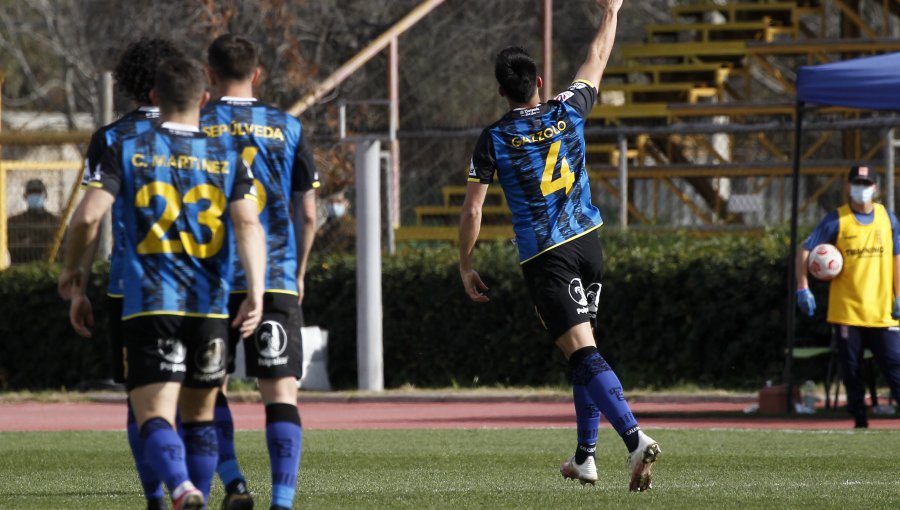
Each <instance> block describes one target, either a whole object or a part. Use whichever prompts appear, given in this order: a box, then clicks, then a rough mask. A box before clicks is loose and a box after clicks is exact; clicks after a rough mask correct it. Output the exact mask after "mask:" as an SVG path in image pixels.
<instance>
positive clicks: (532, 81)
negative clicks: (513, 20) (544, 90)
mask: <svg viewBox="0 0 900 510" xmlns="http://www.w3.org/2000/svg"><path fill="white" fill-rule="evenodd" d="M494 76H496V77H497V82H498V83H499V84H500V86H501V87H503V90H504V91H505V92H506V96H507V97H509V98H510V99H512V100H513V101H514V102H516V103H527V102H528V100H529V99H531V96H533V95H534V91H535V89H536V88H537V64H535V63H534V59H533V58H531V55H529V54H528V52H527V51H525V50H524V49H522V48H519V47H518V46H511V47H509V48H506V49H505V50H503V51H501V52H500V53H498V54H497V60H496V62H495V64H494Z"/></svg>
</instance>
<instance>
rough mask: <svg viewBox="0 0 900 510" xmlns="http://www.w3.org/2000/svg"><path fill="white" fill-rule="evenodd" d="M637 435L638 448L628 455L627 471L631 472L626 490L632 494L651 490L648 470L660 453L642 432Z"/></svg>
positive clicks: (654, 442)
mask: <svg viewBox="0 0 900 510" xmlns="http://www.w3.org/2000/svg"><path fill="white" fill-rule="evenodd" d="M638 434H639V435H638V446H637V448H635V449H634V451H632V452H631V453H629V454H628V469H629V470H630V471H631V481H630V482H629V483H628V490H630V491H633V492H642V491H645V490H648V489H652V488H653V482H652V480H651V477H650V468H651V467H653V463H654V462H656V458H657V457H659V454H660V453H662V450H660V449H659V445H658V444H657V443H656V441H654V440H653V439H652V438H651V437H650V436H648V435H647V434H644V433H643V432H642V431H638Z"/></svg>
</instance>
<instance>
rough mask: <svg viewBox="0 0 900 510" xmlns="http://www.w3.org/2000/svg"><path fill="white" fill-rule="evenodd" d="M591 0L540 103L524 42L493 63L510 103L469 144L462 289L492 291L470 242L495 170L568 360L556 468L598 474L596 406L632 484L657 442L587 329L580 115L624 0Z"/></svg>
mask: <svg viewBox="0 0 900 510" xmlns="http://www.w3.org/2000/svg"><path fill="white" fill-rule="evenodd" d="M597 4H598V5H599V6H600V8H601V9H602V10H603V15H602V19H601V22H600V28H599V30H598V32H597V35H596V37H595V38H594V40H593V42H592V43H591V45H590V47H589V49H588V56H587V59H586V60H585V61H584V63H583V64H582V65H581V68H580V69H579V70H578V73H577V74H576V76H575V81H574V82H573V83H572V85H570V86H569V88H568V89H566V90H565V91H564V92H563V93H561V94H560V95H558V96H556V98H554V99H552V100H550V101H548V102H547V103H541V102H540V97H539V96H538V89H539V88H540V87H541V78H540V77H539V76H537V66H536V65H535V62H534V59H532V58H531V57H530V56H529V55H528V54H527V53H526V52H525V50H523V49H521V48H516V47H511V48H506V49H504V50H503V51H501V52H500V53H499V54H498V55H497V59H496V63H495V69H494V73H495V75H496V78H497V81H498V82H499V84H500V89H499V91H500V95H501V96H503V97H505V98H506V100H507V101H508V103H509V106H510V111H509V113H507V114H506V115H504V116H503V117H502V118H501V119H500V120H499V121H497V122H495V123H494V124H492V125H491V126H489V127H488V128H487V129H485V130H484V131H483V132H482V133H481V136H480V137H479V139H478V142H477V145H476V146H475V152H474V154H473V156H472V164H471V167H470V170H469V183H468V186H467V190H466V199H465V203H464V204H463V208H462V214H461V217H460V227H459V239H460V261H459V272H460V276H461V277H462V281H463V286H464V287H465V291H466V294H468V296H469V297H470V298H471V299H472V300H473V301H475V302H478V303H482V302H486V301H488V296H487V294H486V292H487V290H488V288H487V285H485V284H484V282H483V281H482V280H481V277H480V276H479V275H478V273H477V272H476V271H475V268H474V262H473V251H474V248H475V241H476V240H477V239H478V232H479V230H480V227H481V210H482V205H483V204H484V198H485V195H486V193H487V187H488V184H490V183H491V182H492V181H493V179H494V175H495V174H496V175H497V178H498V179H499V180H500V186H501V187H502V188H503V193H504V195H505V196H506V200H507V203H508V204H509V208H510V210H511V212H512V218H513V230H514V231H515V236H516V243H517V245H518V249H519V257H520V260H521V265H522V272H523V273H524V276H525V282H526V284H527V285H528V290H529V293H530V294H531V298H532V299H533V300H534V302H535V308H536V310H537V312H538V314H539V315H540V318H541V320H542V322H543V323H544V325H545V327H546V328H547V331H548V333H549V334H550V337H551V339H553V340H554V341H555V343H556V345H557V347H559V349H560V350H562V352H563V354H564V355H565V356H566V358H567V359H568V361H569V366H570V367H571V369H572V385H573V396H574V401H575V417H576V418H575V420H576V428H577V432H578V444H577V448H576V450H575V454H574V455H573V456H572V457H571V458H569V460H567V461H566V462H565V463H563V464H562V466H561V467H560V472H561V473H562V475H563V476H564V477H565V478H573V479H578V480H580V481H581V483H582V484H585V483H591V484H593V483H595V482H596V481H597V467H596V464H595V450H596V443H597V429H598V427H599V423H600V415H601V414H602V415H604V416H606V419H607V420H608V421H609V422H610V424H612V426H613V427H614V428H615V430H616V432H618V433H619V436H621V438H622V440H623V441H624V442H625V446H626V447H627V449H628V466H629V469H630V482H629V485H628V486H629V489H630V490H632V491H644V490H647V489H649V488H650V487H651V479H650V468H651V465H652V463H653V462H655V461H656V458H657V456H658V455H659V453H660V449H659V445H658V444H657V443H656V441H654V440H653V439H651V438H650V437H649V436H647V435H646V434H644V433H643V432H642V431H641V429H640V427H639V426H638V423H637V420H635V418H634V415H633V414H632V413H631V409H630V408H629V406H628V403H627V402H626V400H625V396H624V393H623V391H622V385H621V383H620V382H619V379H618V377H617V376H616V374H615V373H614V372H613V371H612V369H611V368H610V366H609V365H608V364H607V363H606V361H605V360H604V359H603V358H602V357H601V356H600V353H599V352H598V350H597V344H596V341H595V339H594V335H593V333H592V331H591V320H596V314H597V306H598V300H599V298H600V287H601V276H602V273H603V253H602V251H601V248H600V241H599V239H598V237H597V229H598V228H599V227H600V226H601V225H602V224H603V221H602V220H601V218H600V211H599V210H598V209H597V207H595V206H594V205H593V204H592V203H591V187H590V184H589V183H588V176H587V169H586V168H585V142H584V122H585V118H586V117H587V115H588V113H589V112H590V111H591V108H592V107H593V105H594V101H595V100H596V99H597V86H598V84H599V83H600V78H601V77H602V76H603V70H604V69H605V68H606V63H607V61H608V59H609V54H610V52H611V51H612V46H613V42H614V41H615V34H616V22H617V16H618V11H619V8H620V7H621V5H622V0H598V1H597Z"/></svg>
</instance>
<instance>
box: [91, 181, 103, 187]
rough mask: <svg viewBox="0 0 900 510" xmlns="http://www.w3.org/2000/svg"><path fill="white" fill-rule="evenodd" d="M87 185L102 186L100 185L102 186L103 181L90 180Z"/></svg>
mask: <svg viewBox="0 0 900 510" xmlns="http://www.w3.org/2000/svg"><path fill="white" fill-rule="evenodd" d="M88 187H90V188H102V187H103V183H102V182H97V181H91V182H89V183H88Z"/></svg>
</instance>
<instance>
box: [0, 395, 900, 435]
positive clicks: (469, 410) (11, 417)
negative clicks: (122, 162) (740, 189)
mask: <svg viewBox="0 0 900 510" xmlns="http://www.w3.org/2000/svg"><path fill="white" fill-rule="evenodd" d="M748 405H749V403H747V402H698V403H653V402H637V403H634V404H632V410H633V411H634V413H635V415H637V418H638V420H639V421H640V423H641V426H642V427H643V428H645V429H653V428H751V429H761V428H762V429H764V428H786V429H850V428H852V426H853V422H852V420H850V418H849V417H846V418H843V417H842V418H839V419H837V418H834V417H817V416H802V417H766V416H759V415H755V414H753V415H746V416H745V415H742V414H734V415H731V416H713V417H710V416H709V414H707V415H705V416H703V415H694V416H692V413H693V414H696V413H728V412H730V413H739V412H740V411H742V410H743V409H744V408H745V407H747V406H748ZM231 410H232V414H233V416H234V421H235V426H236V427H237V428H238V429H251V430H261V429H263V428H264V425H265V416H264V413H263V408H262V405H261V404H258V403H232V404H231ZM300 414H301V416H302V419H303V426H304V428H306V429H307V430H310V429H313V430H315V429H320V430H321V429H402V428H430V429H446V428H547V427H562V428H569V427H574V425H575V413H574V410H573V408H572V404H570V403H564V402H519V401H516V402H497V401H490V402H477V401H473V402H305V403H304V402H301V403H300ZM642 415H644V416H642ZM124 427H125V406H124V403H96V402H90V403H34V402H29V403H16V404H11V403H7V404H0V431H12V430H24V431H36V430H48V431H60V430H123V429H124ZM870 428H873V429H900V419H896V418H894V419H872V420H870Z"/></svg>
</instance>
